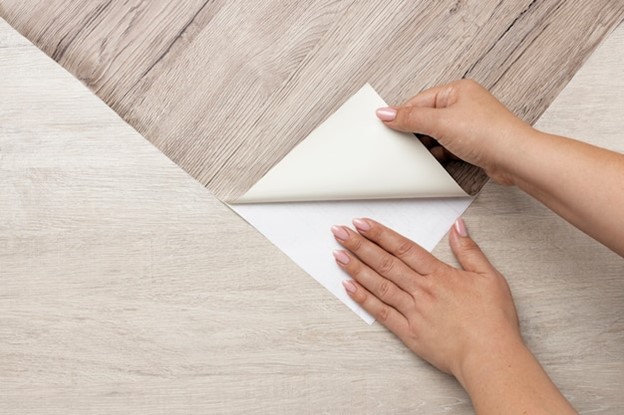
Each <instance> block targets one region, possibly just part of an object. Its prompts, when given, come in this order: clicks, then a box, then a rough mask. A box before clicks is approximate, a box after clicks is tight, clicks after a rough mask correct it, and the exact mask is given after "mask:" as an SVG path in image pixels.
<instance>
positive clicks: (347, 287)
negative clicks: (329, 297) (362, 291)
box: [342, 281, 357, 294]
mask: <svg viewBox="0 0 624 415" xmlns="http://www.w3.org/2000/svg"><path fill="white" fill-rule="evenodd" d="M342 286H343V287H344V288H345V290H347V292H349V293H351V294H353V293H354V292H355V290H356V289H357V288H356V287H355V284H354V283H352V282H351V281H343V282H342Z"/></svg>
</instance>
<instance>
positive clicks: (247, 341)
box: [0, 20, 624, 415]
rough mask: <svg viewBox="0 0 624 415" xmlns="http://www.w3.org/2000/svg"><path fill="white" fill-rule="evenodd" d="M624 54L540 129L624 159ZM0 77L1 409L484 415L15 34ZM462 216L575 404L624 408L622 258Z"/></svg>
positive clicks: (531, 215)
mask: <svg viewBox="0 0 624 415" xmlns="http://www.w3.org/2000/svg"><path fill="white" fill-rule="evenodd" d="M623 51H624V27H623V28H620V29H619V30H618V31H617V32H615V33H614V35H613V36H612V37H611V38H610V39H609V40H608V41H607V43H605V44H604V45H603V46H602V47H601V48H600V49H599V50H598V52H597V53H596V55H594V56H593V57H592V58H591V60H590V62H588V64H587V65H586V66H585V67H584V68H583V69H582V70H581V71H580V72H579V73H578V74H577V76H576V77H575V78H574V79H573V80H572V82H571V83H570V84H569V85H568V87H567V88H566V89H565V90H564V92H563V93H562V94H561V95H560V97H559V98H558V99H557V100H556V101H555V103H554V105H553V106H552V107H551V108H550V110H549V111H548V112H547V113H546V114H545V115H544V116H543V117H542V119H541V120H540V122H539V124H538V125H539V126H540V128H543V129H547V130H550V131H552V132H556V133H568V134H574V135H575V136H578V137H579V138H585V139H587V140H588V141H591V142H597V143H600V144H602V145H605V146H609V147H611V148H614V149H617V150H620V151H622V150H624V147H623V143H624V141H623V140H622V134H621V131H622V129H623V127H624V125H623V124H622V117H621V115H622V114H623V112H622V109H623V108H624V96H623V95H622V94H621V93H620V91H622V90H623V89H624V76H622V71H621V68H622V66H623V65H624V53H622V52H623ZM0 73H1V74H2V76H1V77H0V91H2V100H0V178H1V179H0V183H1V185H2V191H1V192H0V412H1V413H6V414H74V413H75V414H84V413H89V414H122V413H123V414H126V413H141V414H188V413H228V414H229V413H245V414H246V413H271V414H275V413H277V414H280V413H283V414H292V413H297V414H318V413H345V414H346V413H358V414H360V413H361V414H377V413H383V414H387V413H405V414H407V413H410V414H414V413H417V414H451V415H452V414H466V413H471V412H472V410H471V407H470V403H469V401H468V399H467V396H466V395H465V394H464V392H463V391H462V390H461V388H460V387H459V386H458V384H457V383H456V382H455V381H454V380H452V379H451V378H449V377H447V376H445V375H443V374H441V373H439V372H437V371H436V370H434V369H432V368H431V367H430V366H428V365H427V364H425V363H423V362H422V361H420V360H418V359H417V358H415V357H413V356H412V355H411V354H410V353H409V352H408V351H407V350H406V349H405V348H404V347H403V346H402V345H401V343H400V342H399V341H398V340H397V339H396V338H394V337H393V336H392V335H391V334H389V333H388V332H387V331H386V330H384V329H382V328H381V327H380V326H379V325H377V324H375V325H373V326H371V327H368V326H366V325H364V324H363V323H362V322H361V320H360V319H359V318H358V317H357V316H356V315H355V314H353V313H352V312H350V311H349V310H348V309H347V308H346V307H344V306H343V305H342V304H340V303H339V302H338V301H337V300H335V299H334V298H333V297H331V296H330V295H328V294H327V292H326V291H325V290H324V289H323V288H322V287H321V286H320V285H318V284H317V283H316V282H315V281H314V280H313V279H312V278H310V277H309V276H307V275H305V274H304V273H303V272H302V271H301V270H300V269H298V268H297V267H296V266H295V265H293V264H292V262H291V261H290V260H288V259H287V258H286V257H285V256H284V255H283V254H281V253H280V252H279V251H278V250H277V249H276V248H274V247H273V246H272V245H271V244H269V243H268V242H267V241H266V240H265V239H264V238H263V237H262V236H260V235H259V234H258V233H257V232H256V231H254V230H253V229H252V228H250V227H249V226H248V225H247V224H245V223H244V222H243V221H242V220H240V218H238V217H237V216H236V215H234V214H233V213H232V212H231V211H230V210H229V209H227V208H226V207H225V206H224V205H222V204H221V203H220V202H218V201H217V200H216V199H215V198H214V197H212V196H211V195H210V194H209V192H207V191H206V190H205V189H204V188H203V187H202V186H201V185H200V184H199V183H197V182H196V181H195V180H193V179H192V178H190V177H189V176H188V175H186V174H185V173H184V172H183V171H182V170H181V169H179V168H178V167H177V166H175V165H174V164H173V163H172V162H171V161H170V160H168V159H167V158H166V157H165V156H163V155H162V154H161V153H159V152H158V151H156V149H155V148H153V147H152V146H151V145H150V144H149V143H147V142H146V141H145V140H144V139H143V138H142V137H141V136H140V135H139V134H138V133H137V132H136V131H134V130H133V129H132V128H130V127H129V126H128V125H126V124H125V123H124V122H123V121H122V120H121V119H120V118H119V117H118V116H117V115H116V114H115V113H114V112H113V111H112V110H110V109H109V108H107V107H106V105H105V104H104V103H102V102H101V101H100V100H98V99H97V98H96V97H95V96H93V95H92V94H91V93H89V91H88V90H87V89H86V88H84V87H83V86H82V85H80V83H79V82H78V81H77V80H76V79H74V78H73V77H72V76H71V75H69V74H68V73H67V72H65V71H64V70H62V69H61V68H60V67H59V66H58V65H56V64H55V63H54V62H53V61H51V60H50V59H48V58H46V57H45V56H44V55H43V53H42V52H40V51H39V50H37V49H36V48H35V47H34V46H33V45H31V44H29V43H28V42H27V41H26V40H25V39H24V38H22V37H20V36H19V35H18V34H17V33H16V32H14V31H13V30H12V29H10V28H9V26H8V25H7V24H6V23H5V22H3V21H2V20H0ZM466 220H467V222H468V226H469V229H470V231H471V233H472V234H473V236H474V237H475V238H476V240H477V241H479V242H480V244H481V246H482V248H483V249H484V250H485V251H486V253H487V254H488V255H489V257H490V259H491V260H492V262H493V263H494V264H495V265H496V266H497V267H499V269H501V271H503V272H504V273H505V275H506V276H507V277H508V279H509V281H510V285H511V287H512V290H513V293H514V295H515V299H516V302H517V305H518V308H519V312H520V316H521V324H522V327H523V332H524V335H525V337H526V338H527V340H528V342H529V344H530V345H531V347H532V348H533V350H534V351H535V353H536V354H537V356H538V357H539V358H540V359H541V361H542V362H543V363H544V365H545V367H546V369H547V370H548V372H549V373H550V375H551V376H552V377H553V378H554V380H555V381H556V382H557V384H558V385H559V386H560V387H561V388H562V391H563V392H564V393H565V394H566V395H567V396H568V397H569V398H570V399H571V400H572V402H573V404H574V405H575V406H576V407H577V408H578V409H579V410H580V411H581V413H592V414H605V415H606V414H614V413H621V412H622V411H623V410H624V396H623V395H622V393H621V385H622V384H624V325H623V322H624V320H623V318H622V316H623V315H624V281H623V279H622V277H623V275H624V261H622V259H621V258H619V257H617V256H616V255H614V254H613V253H611V252H609V251H608V250H606V249H605V248H604V247H602V246H600V245H599V244H597V243H595V242H594V241H592V240H591V239H589V238H588V237H586V236H585V235H583V234H581V233H580V232H578V231H576V230H574V229H573V228H571V227H570V226H569V225H568V224H566V223H565V222H563V221H562V220H560V219H559V218H557V217H556V216H554V215H553V214H552V213H551V212H549V211H548V210H546V209H545V208H543V207H542V206H540V205H539V204H538V203H536V202H535V201H533V200H531V199H530V198H528V197H527V196H526V195H524V194H522V193H520V192H519V191H517V190H514V189H509V188H503V187H500V186H496V185H493V184H490V185H488V186H486V187H485V188H484V190H483V191H482V193H481V195H480V196H479V197H478V198H477V200H476V202H475V204H474V205H473V206H472V207H471V208H470V209H469V211H468V213H467V215H466ZM435 253H436V254H437V255H439V256H440V257H442V258H444V259H447V260H449V261H452V255H451V253H450V251H449V250H448V247H447V245H446V243H444V244H441V245H440V246H438V248H437V249H436V251H435ZM328 260H331V255H330V253H328Z"/></svg>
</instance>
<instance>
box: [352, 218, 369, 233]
mask: <svg viewBox="0 0 624 415" xmlns="http://www.w3.org/2000/svg"><path fill="white" fill-rule="evenodd" d="M353 226H355V229H357V230H358V231H362V232H366V231H368V230H370V228H371V227H370V224H369V223H368V222H367V221H365V220H364V219H353Z"/></svg>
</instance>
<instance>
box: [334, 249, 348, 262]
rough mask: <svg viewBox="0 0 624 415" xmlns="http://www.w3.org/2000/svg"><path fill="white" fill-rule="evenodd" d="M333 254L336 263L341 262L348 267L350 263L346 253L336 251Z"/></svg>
mask: <svg viewBox="0 0 624 415" xmlns="http://www.w3.org/2000/svg"><path fill="white" fill-rule="evenodd" d="M333 254H334V258H336V261H338V262H340V263H341V264H342V265H347V264H348V263H349V255H347V254H346V253H345V251H334V252H333Z"/></svg>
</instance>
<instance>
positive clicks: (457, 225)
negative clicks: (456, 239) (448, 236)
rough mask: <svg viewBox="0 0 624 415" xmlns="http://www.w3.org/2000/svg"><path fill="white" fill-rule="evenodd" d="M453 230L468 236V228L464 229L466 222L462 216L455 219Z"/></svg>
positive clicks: (460, 234)
mask: <svg viewBox="0 0 624 415" xmlns="http://www.w3.org/2000/svg"><path fill="white" fill-rule="evenodd" d="M453 226H455V231H457V233H458V234H459V236H468V230H467V229H466V224H465V223H464V220H463V219H462V218H459V219H457V220H456V221H455V225H453Z"/></svg>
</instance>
